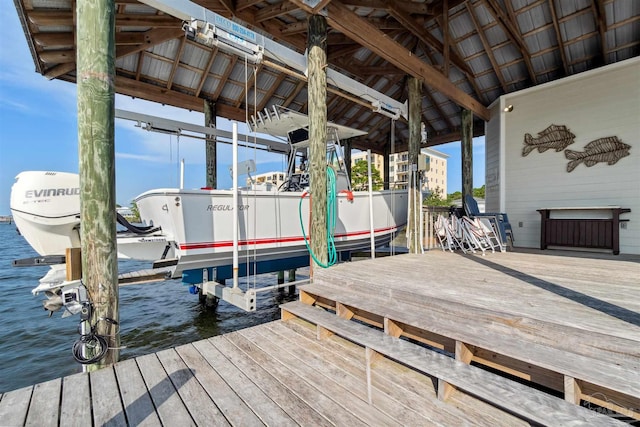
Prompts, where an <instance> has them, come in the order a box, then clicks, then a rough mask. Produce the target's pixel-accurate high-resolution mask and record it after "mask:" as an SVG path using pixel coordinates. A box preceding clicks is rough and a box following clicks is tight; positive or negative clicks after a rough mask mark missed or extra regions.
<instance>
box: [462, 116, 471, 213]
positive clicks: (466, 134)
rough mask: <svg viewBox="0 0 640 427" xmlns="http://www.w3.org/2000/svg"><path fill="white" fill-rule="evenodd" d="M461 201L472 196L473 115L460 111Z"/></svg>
mask: <svg viewBox="0 0 640 427" xmlns="http://www.w3.org/2000/svg"><path fill="white" fill-rule="evenodd" d="M461 121H462V140H461V149H462V200H463V203H464V198H465V197H466V195H467V194H470V195H471V196H473V113H472V112H471V111H470V110H466V109H463V110H462V117H461Z"/></svg>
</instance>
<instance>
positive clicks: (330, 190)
mask: <svg viewBox="0 0 640 427" xmlns="http://www.w3.org/2000/svg"><path fill="white" fill-rule="evenodd" d="M307 194H308V193H307V192H304V193H303V194H302V197H300V203H299V204H298V214H299V216H300V228H301V229H302V237H303V238H304V244H305V246H306V247H307V250H308V251H309V254H310V255H311V258H313V260H314V261H315V262H316V264H318V265H319V266H320V267H322V268H329V267H331V266H332V265H333V264H335V263H336V262H337V261H338V252H337V251H336V242H335V238H334V233H335V229H336V220H337V213H336V212H337V208H336V206H337V205H336V200H337V197H338V193H337V191H336V171H335V170H333V168H332V167H331V166H328V167H327V249H328V257H327V263H326V264H324V263H322V262H320V261H318V258H316V254H314V253H313V250H312V249H311V246H309V240H308V239H307V233H306V231H305V230H304V221H303V219H302V201H303V200H304V198H305V197H306V196H307Z"/></svg>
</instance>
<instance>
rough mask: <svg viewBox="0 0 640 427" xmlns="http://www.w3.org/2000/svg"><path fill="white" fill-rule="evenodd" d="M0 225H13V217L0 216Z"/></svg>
mask: <svg viewBox="0 0 640 427" xmlns="http://www.w3.org/2000/svg"><path fill="white" fill-rule="evenodd" d="M0 224H13V217H12V216H2V215H0Z"/></svg>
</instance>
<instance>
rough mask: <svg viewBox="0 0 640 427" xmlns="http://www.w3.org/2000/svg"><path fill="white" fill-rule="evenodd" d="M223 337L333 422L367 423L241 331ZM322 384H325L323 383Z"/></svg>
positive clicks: (354, 424)
mask: <svg viewBox="0 0 640 427" xmlns="http://www.w3.org/2000/svg"><path fill="white" fill-rule="evenodd" d="M221 338H224V340H225V341H227V342H228V343H229V344H228V345H234V346H236V347H237V348H238V349H239V350H240V351H242V357H243V358H250V359H251V360H253V361H254V363H257V364H259V365H260V366H262V367H264V369H265V370H266V371H267V372H269V373H270V374H272V375H273V376H274V377H275V378H276V379H277V380H278V381H279V382H281V384H282V385H284V386H285V387H287V388H288V389H289V390H290V391H291V392H292V393H293V394H295V395H296V396H297V397H298V398H300V399H301V400H302V401H303V402H305V403H306V404H307V405H308V406H310V407H312V408H313V409H315V410H316V411H317V412H318V413H321V414H323V415H324V417H325V418H327V419H328V420H329V421H330V422H331V423H332V424H334V425H351V426H364V425H366V423H364V422H363V421H362V420H360V419H359V418H358V417H356V416H355V415H353V414H351V413H349V412H346V411H345V410H344V408H343V407H341V406H340V405H339V404H338V403H336V402H335V401H334V400H333V399H331V397H329V396H327V395H326V394H324V392H323V391H321V390H319V389H318V388H315V387H314V386H313V385H312V384H310V383H308V382H307V381H306V380H304V379H303V378H300V377H299V376H298V375H295V374H294V373H293V372H292V371H291V370H290V369H288V368H287V367H286V366H284V365H282V364H280V363H279V362H278V361H277V360H274V359H273V358H271V357H270V356H269V355H268V354H266V353H265V352H263V351H262V350H261V349H259V348H258V347H257V346H255V345H254V344H253V343H251V342H250V341H248V340H246V339H245V338H243V337H242V336H241V335H240V334H239V333H237V332H232V333H230V334H227V335H224V336H223V337H221ZM221 341H222V340H221ZM320 386H323V385H322V384H321V385H320Z"/></svg>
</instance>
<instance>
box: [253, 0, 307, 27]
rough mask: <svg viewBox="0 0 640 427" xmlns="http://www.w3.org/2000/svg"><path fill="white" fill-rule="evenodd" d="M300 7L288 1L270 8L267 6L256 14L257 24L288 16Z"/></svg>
mask: <svg viewBox="0 0 640 427" xmlns="http://www.w3.org/2000/svg"><path fill="white" fill-rule="evenodd" d="M298 9H299V7H298V6H296V5H295V4H293V3H290V2H288V1H284V2H282V3H274V4H272V5H270V6H265V7H263V8H262V9H260V10H259V11H258V12H257V13H256V14H255V22H256V23H260V22H263V21H266V20H268V19H273V18H277V17H278V16H282V15H286V14H287V13H289V12H293V11H294V10H298Z"/></svg>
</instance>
